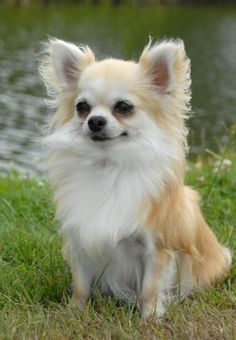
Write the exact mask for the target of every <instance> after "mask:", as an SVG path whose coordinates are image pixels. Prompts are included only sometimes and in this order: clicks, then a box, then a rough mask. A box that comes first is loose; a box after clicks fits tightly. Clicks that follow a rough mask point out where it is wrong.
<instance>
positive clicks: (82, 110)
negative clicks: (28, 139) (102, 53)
mask: <svg viewBox="0 0 236 340" xmlns="http://www.w3.org/2000/svg"><path fill="white" fill-rule="evenodd" d="M40 71H41V75H42V77H43V80H44V82H45V84H46V87H47V89H48V92H49V94H50V95H51V96H52V103H53V105H54V107H55V114H54V116H53V118H52V120H51V129H50V131H51V132H50V133H49V134H48V136H47V137H46V138H45V139H44V142H45V144H46V149H47V155H48V156H47V164H48V170H49V177H50V180H51V183H52V185H53V187H54V199H55V203H56V206H57V216H58V219H59V220H60V221H61V224H62V227H61V234H62V237H63V244H64V246H63V250H64V254H65V255H66V258H67V260H68V262H69V265H70V267H71V271H72V280H73V282H72V284H73V296H72V299H73V301H74V302H75V303H76V305H78V307H79V308H83V307H84V305H85V303H86V300H87V299H88V297H89V296H90V294H91V292H92V290H93V287H94V285H95V283H96V286H97V287H98V288H99V289H100V290H101V291H102V293H104V294H110V293H113V294H114V295H115V296H117V297H118V298H119V299H124V300H128V301H136V302H137V303H138V305H139V306H141V313H142V317H144V318H146V317H148V316H149V315H150V314H152V313H155V314H156V316H160V315H162V314H163V313H164V312H165V309H166V304H167V301H169V297H170V296H173V295H175V292H178V296H182V297H183V296H185V295H186V294H189V293H190V292H191V291H192V290H193V289H195V288H198V287H204V286H210V285H213V284H214V283H215V282H217V281H218V280H219V279H221V278H223V277H224V276H225V275H226V274H227V272H228V271H229V267H230V264H231V255H230V251H229V249H227V248H225V247H223V246H221V245H220V244H219V242H218V240H217V238H216V236H215V235H214V233H213V232H212V230H211V229H210V228H209V226H208V225H207V223H206V222H205V220H204V218H203V216H202V214H201V211H200V208H199V197H198V194H197V193H196V192H195V191H194V190H193V189H192V188H190V187H188V186H185V185H184V173H185V165H186V161H185V156H186V152H187V141H186V138H187V133H188V130H187V128H186V126H185V120H186V118H187V117H188V113H189V111H190V104H189V102H190V98H191V93H190V84H191V78H190V61H189V59H188V58H187V56H186V53H185V49H184V44H183V42H182V41H181V40H169V41H162V42H160V43H156V44H152V43H151V42H150V43H149V44H148V45H147V46H146V47H145V48H144V50H143V52H142V54H141V57H140V59H139V62H138V63H136V62H133V61H124V60H118V59H105V60H102V61H96V60H95V56H94V53H93V52H92V50H91V49H90V48H89V47H87V46H77V45H74V44H72V43H67V42H64V41H62V40H57V39H51V40H50V41H49V42H48V43H47V44H46V48H45V53H44V57H43V60H42V63H41V66H40Z"/></svg>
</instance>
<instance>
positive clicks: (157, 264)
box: [141, 248, 174, 319]
mask: <svg viewBox="0 0 236 340" xmlns="http://www.w3.org/2000/svg"><path fill="white" fill-rule="evenodd" d="M173 258H174V253H173V252H172V251H170V250H167V249H159V250H157V249H156V248H155V249H152V251H151V252H149V253H148V254H147V255H146V256H145V259H144V277H143V284H142V292H141V309H142V318H144V319H145V318H147V317H148V316H150V315H151V314H155V315H156V316H157V317H160V316H162V315H163V314H164V313H165V302H166V301H165V290H166V289H167V288H168V287H169V286H170V282H171V281H172V280H173Z"/></svg>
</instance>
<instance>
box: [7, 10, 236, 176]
mask: <svg viewBox="0 0 236 340" xmlns="http://www.w3.org/2000/svg"><path fill="white" fill-rule="evenodd" d="M150 34H151V35H152V36H154V37H158V38H162V37H167V38H168V37H181V38H182V39H184V41H185V44H186V49H187V53H188V55H189V56H190V58H191V60H192V78H193V100H192V106H193V111H194V117H193V118H192V119H191V120H190V122H189V126H190V128H191V133H190V137H189V142H190V145H191V149H190V151H191V153H192V154H196V153H199V152H203V151H204V149H205V148H206V147H209V148H213V149H217V148H218V147H219V145H222V144H224V143H225V142H226V141H227V126H230V124H231V123H233V122H235V117H236V114H235V107H236V10H235V9H233V8H214V7H206V8H199V7H194V8H191V7H188V8H184V7H179V8H177V7H142V8H138V7H136V8H135V7H134V8H131V7H130V8H128V7H120V8H119V7H117V8H107V7H75V6H74V7H69V6H66V7H65V6H64V7H47V8H6V7H1V6H0V80H1V81H0V167H1V169H2V170H3V171H4V170H5V171H6V170H7V169H8V168H9V166H14V167H16V168H18V169H19V170H22V171H24V172H26V173H30V174H35V173H38V171H39V169H40V167H41V166H40V165H41V155H42V150H41V148H40V146H39V144H38V143H36V142H35V140H36V139H37V138H39V137H40V135H41V134H42V128H43V125H44V124H45V123H46V121H47V117H48V114H47V111H46V108H45V104H44V97H45V89H44V86H43V85H42V83H41V81H40V79H39V76H38V72H37V65H38V56H39V51H40V41H44V40H46V39H47V37H48V36H56V37H58V38H62V39H65V40H71V41H74V42H82V43H87V44H89V45H90V46H91V47H92V48H93V49H94V50H95V52H96V53H97V55H98V57H99V58H102V57H105V56H110V55H112V56H114V57H124V58H138V56H139V54H140V53H141V50H142V48H143V46H144V45H145V44H146V43H147V41H148V36H149V35H150Z"/></svg>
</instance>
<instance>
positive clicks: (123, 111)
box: [114, 100, 134, 116]
mask: <svg viewBox="0 0 236 340" xmlns="http://www.w3.org/2000/svg"><path fill="white" fill-rule="evenodd" d="M133 108H134V106H133V105H132V104H131V103H130V102H128V101H124V100H120V101H118V102H117V103H116V104H115V105H114V112H115V113H118V114H119V115H122V116H125V115H129V114H130V113H132V111H133Z"/></svg>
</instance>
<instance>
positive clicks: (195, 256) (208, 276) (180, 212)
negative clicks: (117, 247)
mask: <svg viewBox="0 0 236 340" xmlns="http://www.w3.org/2000/svg"><path fill="white" fill-rule="evenodd" d="M145 225H146V227H148V228H152V229H153V230H154V231H155V233H156V234H157V235H158V238H159V240H161V241H160V244H159V247H160V248H161V249H173V250H178V251H181V252H182V254H184V255H185V257H183V255H182V260H181V263H180V267H181V268H182V264H183V263H184V262H186V261H187V262H189V261H190V263H191V267H192V274H193V277H194V282H195V283H194V284H195V286H198V285H211V284H214V283H215V282H216V281H217V280H218V279H220V278H221V277H223V276H224V275H226V274H227V272H228V271H229V267H230V261H229V256H227V253H226V251H225V249H224V248H223V247H222V246H221V245H220V244H219V243H218V241H217V238H216V236H215V235H214V233H213V232H212V231H211V229H210V228H209V226H208V225H207V224H206V222H205V221H204V219H203V217H202V214H201V211H200V208H199V197H198V195H197V193H196V192H195V191H194V190H192V189H191V188H189V187H187V186H184V187H177V188H175V189H173V188H171V189H167V190H166V193H165V194H164V195H163V197H162V198H161V199H160V201H155V200H153V199H150V201H149V213H148V215H147V218H146V222H145ZM186 256H187V257H186ZM183 275H184V274H183Z"/></svg>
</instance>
